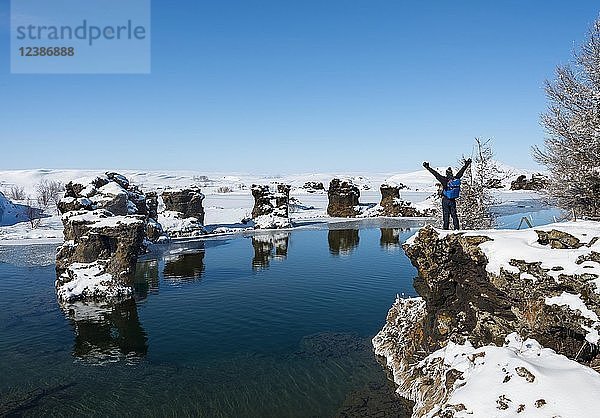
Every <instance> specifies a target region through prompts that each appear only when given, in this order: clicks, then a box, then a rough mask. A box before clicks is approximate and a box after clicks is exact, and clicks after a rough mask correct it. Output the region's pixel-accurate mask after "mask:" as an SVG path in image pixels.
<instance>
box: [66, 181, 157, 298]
mask: <svg viewBox="0 0 600 418" xmlns="http://www.w3.org/2000/svg"><path fill="white" fill-rule="evenodd" d="M65 189H66V193H65V197H64V198H63V199H62V200H61V201H60V202H59V204H58V207H59V210H60V211H61V212H62V213H63V216H62V221H63V226H64V238H65V242H64V244H63V245H62V246H61V247H60V248H59V249H58V251H57V254H56V273H57V279H56V290H57V295H58V298H59V300H61V301H63V302H73V301H76V300H101V299H118V298H123V297H127V296H129V295H130V294H131V291H132V288H131V285H132V277H133V274H134V272H135V265H136V262H137V257H138V255H139V254H140V253H142V252H143V251H144V248H145V244H144V241H145V239H150V240H157V239H159V238H160V237H161V236H162V228H161V226H160V224H158V222H156V219H155V217H156V210H155V208H154V204H153V203H152V195H151V199H150V200H149V201H147V200H146V195H145V194H144V193H143V192H142V191H141V190H140V189H139V188H138V187H136V186H134V185H132V184H131V183H130V182H129V181H128V180H127V179H126V178H125V177H124V176H122V175H120V174H118V173H111V172H109V173H106V175H104V176H98V177H95V178H84V179H79V180H75V181H72V182H70V183H68V184H67V186H66V187H65ZM151 216H152V217H151Z"/></svg>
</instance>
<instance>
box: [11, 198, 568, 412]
mask: <svg viewBox="0 0 600 418" xmlns="http://www.w3.org/2000/svg"><path fill="white" fill-rule="evenodd" d="M524 214H525V215H527V216H529V217H530V220H531V221H532V222H533V223H534V224H542V223H548V222H551V221H552V220H553V217H554V216H557V215H558V212H557V211H555V210H552V209H550V208H546V207H541V206H540V207H538V206H535V205H534V206H531V205H530V204H523V205H513V206H511V207H508V206H505V207H500V208H498V215H499V216H500V218H499V224H500V226H501V227H513V228H516V222H517V221H519V220H520V218H521V217H522V216H523V215H524ZM513 224H515V225H513ZM409 225H410V226H412V229H406V227H407V226H409ZM415 226H418V223H417V224H415V223H413V224H407V223H406V222H402V221H389V220H388V221H382V220H364V221H360V222H347V223H338V224H331V225H329V226H323V225H320V226H314V227H313V228H312V229H310V228H311V226H310V225H307V226H306V228H307V229H306V230H294V231H293V232H279V233H275V234H261V235H256V236H245V237H240V236H237V237H229V238H213V239H205V240H202V241H195V242H189V243H176V244H171V245H168V246H160V247H157V248H155V249H154V250H153V252H152V253H150V254H148V255H146V256H144V257H143V258H142V259H141V260H140V262H139V263H138V267H137V271H136V278H135V300H129V301H127V302H123V303H121V304H119V305H116V306H101V305H95V304H81V303H80V304H76V305H71V306H67V307H63V309H61V307H59V305H58V303H57V301H56V298H55V293H54V284H53V283H54V279H55V273H54V264H53V263H54V250H55V246H53V245H50V246H47V245H35V246H12V247H1V246H0V416H2V415H7V416H21V415H25V416H41V415H46V416H48V415H53V416H54V415H63V416H65V415H66V416H72V415H86V416H88V415H89V416H143V415H159V416H161V415H169V416H174V415H196V416H209V417H213V416H214V417H219V416H226V417H286V416H294V417H296V416H297V417H330V416H364V415H365V414H367V413H370V414H374V413H375V412H379V413H382V415H378V416H402V415H403V411H404V412H406V411H407V409H406V408H407V404H406V402H403V401H400V400H398V399H395V398H394V397H393V396H392V392H393V387H392V386H391V384H390V383H389V381H388V380H387V379H386V376H385V373H384V371H383V368H382V367H381V366H380V365H379V364H378V363H377V362H376V360H375V358H374V355H373V353H372V347H371V343H370V339H371V338H372V337H373V335H374V334H375V333H377V332H378V331H379V330H380V329H381V327H382V326H383V324H384V322H385V318H386V314H387V311H388V309H389V307H390V306H391V304H392V303H393V301H394V298H395V296H396V294H404V295H406V296H413V295H415V291H414V289H413V286H412V283H413V277H414V276H415V275H416V271H415V269H414V268H413V267H412V265H411V264H410V262H409V260H408V258H407V257H406V256H405V254H404V252H403V251H402V249H401V244H402V242H404V241H405V240H406V239H407V238H408V237H410V236H411V235H412V234H414V233H415V232H416V229H415ZM382 411H387V415H386V414H384V413H383V412H382ZM393 411H400V412H399V413H397V412H393Z"/></svg>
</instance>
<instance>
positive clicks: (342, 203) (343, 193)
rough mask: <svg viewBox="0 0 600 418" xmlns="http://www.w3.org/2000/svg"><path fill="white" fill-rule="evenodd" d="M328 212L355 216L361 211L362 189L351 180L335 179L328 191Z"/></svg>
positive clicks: (339, 215) (350, 216)
mask: <svg viewBox="0 0 600 418" xmlns="http://www.w3.org/2000/svg"><path fill="white" fill-rule="evenodd" d="M327 195H328V197H329V204H328V205H327V214H328V215H329V216H334V217H340V218H353V217H355V216H356V215H358V214H359V213H360V210H359V202H358V200H359V198H360V190H359V189H358V187H357V186H356V185H354V183H352V181H350V180H340V179H337V178H336V179H333V180H331V182H330V183H329V190H328V191H327Z"/></svg>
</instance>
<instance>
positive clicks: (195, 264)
mask: <svg viewBox="0 0 600 418" xmlns="http://www.w3.org/2000/svg"><path fill="white" fill-rule="evenodd" d="M203 273H204V250H200V251H198V252H194V253H188V254H180V255H176V256H169V257H168V258H165V268H164V270H163V277H164V278H165V280H169V281H177V282H191V281H197V280H201V279H202V274H203Z"/></svg>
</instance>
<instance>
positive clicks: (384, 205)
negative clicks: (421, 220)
mask: <svg viewBox="0 0 600 418" xmlns="http://www.w3.org/2000/svg"><path fill="white" fill-rule="evenodd" d="M401 188H402V187H401V186H399V185H396V184H388V183H384V184H382V185H381V187H380V188H379V190H380V191H381V202H380V203H379V206H380V207H381V209H380V215H381V216H393V217H398V216H403V217H412V216H427V215H425V214H423V213H422V212H421V211H419V210H417V209H416V208H415V207H413V206H411V204H410V202H405V201H403V200H402V199H400V189H401Z"/></svg>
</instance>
